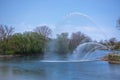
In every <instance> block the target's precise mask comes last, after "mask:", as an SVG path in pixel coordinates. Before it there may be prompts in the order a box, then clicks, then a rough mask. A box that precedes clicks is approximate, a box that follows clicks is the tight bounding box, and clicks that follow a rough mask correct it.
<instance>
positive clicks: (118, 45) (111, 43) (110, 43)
mask: <svg viewBox="0 0 120 80" xmlns="http://www.w3.org/2000/svg"><path fill="white" fill-rule="evenodd" d="M99 43H101V44H103V45H105V46H107V47H108V49H111V50H120V41H117V40H116V38H111V39H109V40H105V41H103V40H101V41H100V42H99Z"/></svg>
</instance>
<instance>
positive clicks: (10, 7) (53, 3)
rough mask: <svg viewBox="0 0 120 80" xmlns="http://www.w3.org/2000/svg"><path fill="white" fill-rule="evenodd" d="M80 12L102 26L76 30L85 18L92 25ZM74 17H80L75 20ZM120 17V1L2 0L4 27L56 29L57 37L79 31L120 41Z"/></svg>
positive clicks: (0, 13) (1, 21)
mask: <svg viewBox="0 0 120 80" xmlns="http://www.w3.org/2000/svg"><path fill="white" fill-rule="evenodd" d="M78 13H79V14H84V15H87V16H89V17H90V18H92V20H94V22H95V23H96V24H97V25H99V27H95V25H94V26H91V25H87V26H86V25H84V26H80V25H79V26H78V27H77V28H76V27H75V21H78V20H82V18H83V17H84V18H85V19H86V22H87V20H88V21H89V22H92V21H90V20H89V19H87V18H86V17H85V16H81V15H78ZM69 14H72V16H69V18H70V20H71V21H73V20H74V21H73V22H71V24H72V26H70V25H71V24H69V23H67V22H68V21H69V20H68V19H67V20H66V19H65V18H66V16H67V15H69ZM74 16H76V17H77V18H75V19H73V17H74ZM78 17H79V18H78ZM119 17H120V0H0V24H6V25H10V26H13V27H15V30H16V32H24V31H29V30H33V29H34V28H35V27H36V26H41V25H48V26H49V27H50V28H51V29H53V31H54V30H55V32H54V34H55V33H57V32H60V31H61V32H62V31H66V32H67V31H68V32H73V31H77V30H79V31H82V32H83V33H85V34H87V35H89V36H90V37H92V38H93V39H103V38H106V36H104V34H106V35H107V38H110V37H117V39H119V35H120V32H119V31H118V30H117V29H116V27H115V26H116V21H117V19H118V18H119ZM72 19H73V20H72ZM60 23H62V25H61V24H60ZM63 24H65V25H64V26H63ZM84 24H85V23H84ZM56 25H57V26H56ZM68 25H69V26H70V27H68ZM98 32H99V33H98ZM101 34H102V35H101Z"/></svg>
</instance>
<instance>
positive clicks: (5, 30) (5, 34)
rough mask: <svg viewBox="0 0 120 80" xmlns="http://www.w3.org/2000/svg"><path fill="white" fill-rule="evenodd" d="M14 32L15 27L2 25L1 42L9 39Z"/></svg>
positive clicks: (0, 31) (0, 26) (0, 27)
mask: <svg viewBox="0 0 120 80" xmlns="http://www.w3.org/2000/svg"><path fill="white" fill-rule="evenodd" d="M13 32H14V28H13V27H11V26H10V27H9V26H6V25H0V40H5V39H8V38H9V37H10V36H11V35H12V34H13Z"/></svg>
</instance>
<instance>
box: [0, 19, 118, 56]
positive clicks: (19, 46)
mask: <svg viewBox="0 0 120 80" xmlns="http://www.w3.org/2000/svg"><path fill="white" fill-rule="evenodd" d="M117 27H118V30H119V29H120V19H119V20H118V25H117ZM51 34H52V30H51V29H50V28H49V27H48V26H39V27H36V28H35V29H34V30H33V31H28V32H24V33H14V28H13V27H11V26H6V25H0V54H2V55H10V54H11V55H31V54H43V53H44V51H46V50H47V48H48V43H49V42H54V43H55V45H50V47H51V48H53V47H54V48H55V52H56V53H60V54H65V53H71V52H73V50H74V49H75V48H76V47H77V46H78V45H80V44H82V43H85V42H93V41H92V39H91V38H90V37H89V36H87V35H85V34H84V33H81V32H80V31H79V32H75V33H72V34H71V35H69V34H68V33H66V32H64V33H61V34H57V37H56V39H52V38H50V36H51ZM96 42H97V41H96ZM98 43H101V44H103V45H105V46H107V47H108V49H111V50H120V41H117V40H116V39H115V38H111V39H110V40H105V41H103V40H101V41H100V42H98Z"/></svg>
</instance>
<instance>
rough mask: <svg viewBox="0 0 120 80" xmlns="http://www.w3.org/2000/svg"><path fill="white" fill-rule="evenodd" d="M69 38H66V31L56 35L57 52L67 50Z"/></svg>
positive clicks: (65, 51)
mask: <svg viewBox="0 0 120 80" xmlns="http://www.w3.org/2000/svg"><path fill="white" fill-rule="evenodd" d="M68 44H69V39H68V33H61V34H60V35H57V44H56V48H57V52H58V53H61V54H64V53H68V52H69V47H68Z"/></svg>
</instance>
